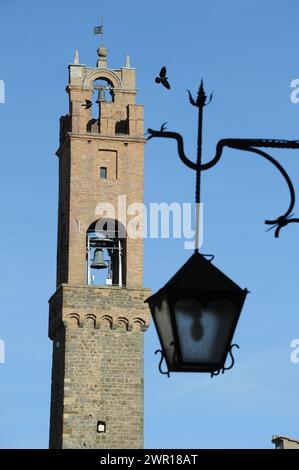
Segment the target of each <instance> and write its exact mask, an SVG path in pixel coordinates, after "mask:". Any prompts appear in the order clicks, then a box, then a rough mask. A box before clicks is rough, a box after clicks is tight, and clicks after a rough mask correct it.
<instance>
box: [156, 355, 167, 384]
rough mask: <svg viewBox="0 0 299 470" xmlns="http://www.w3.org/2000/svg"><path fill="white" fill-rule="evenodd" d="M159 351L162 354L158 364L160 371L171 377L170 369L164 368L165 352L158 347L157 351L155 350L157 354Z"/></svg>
mask: <svg viewBox="0 0 299 470" xmlns="http://www.w3.org/2000/svg"><path fill="white" fill-rule="evenodd" d="M157 353H160V354H161V359H160V362H159V366H158V367H159V371H160V373H161V374H162V375H167V377H168V378H169V377H170V373H169V370H167V371H164V370H162V362H163V359H165V356H164V352H163V351H162V349H157V351H155V354H157Z"/></svg>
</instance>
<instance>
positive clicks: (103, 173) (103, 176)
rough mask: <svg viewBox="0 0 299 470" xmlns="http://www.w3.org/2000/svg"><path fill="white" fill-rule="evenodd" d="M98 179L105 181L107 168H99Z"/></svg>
mask: <svg viewBox="0 0 299 470" xmlns="http://www.w3.org/2000/svg"><path fill="white" fill-rule="evenodd" d="M100 178H101V179H104V180H106V179H107V168H106V167H105V166H101V168H100Z"/></svg>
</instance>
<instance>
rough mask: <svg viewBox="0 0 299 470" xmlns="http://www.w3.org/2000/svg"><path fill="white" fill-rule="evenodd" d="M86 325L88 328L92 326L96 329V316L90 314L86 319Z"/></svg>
mask: <svg viewBox="0 0 299 470" xmlns="http://www.w3.org/2000/svg"><path fill="white" fill-rule="evenodd" d="M84 324H85V325H88V326H89V325H91V326H93V327H94V328H95V326H96V316H95V315H93V314H92V313H88V314H87V315H85V317H84Z"/></svg>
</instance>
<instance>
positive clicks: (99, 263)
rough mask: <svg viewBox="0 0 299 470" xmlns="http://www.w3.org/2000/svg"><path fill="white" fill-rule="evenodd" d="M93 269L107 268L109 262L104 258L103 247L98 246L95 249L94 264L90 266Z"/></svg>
mask: <svg viewBox="0 0 299 470" xmlns="http://www.w3.org/2000/svg"><path fill="white" fill-rule="evenodd" d="M90 267H91V268H92V269H105V268H107V264H106V263H105V260H104V252H103V250H102V248H96V249H95V250H94V255H93V260H92V264H91V266H90Z"/></svg>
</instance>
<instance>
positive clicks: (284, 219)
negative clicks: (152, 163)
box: [147, 82, 299, 238]
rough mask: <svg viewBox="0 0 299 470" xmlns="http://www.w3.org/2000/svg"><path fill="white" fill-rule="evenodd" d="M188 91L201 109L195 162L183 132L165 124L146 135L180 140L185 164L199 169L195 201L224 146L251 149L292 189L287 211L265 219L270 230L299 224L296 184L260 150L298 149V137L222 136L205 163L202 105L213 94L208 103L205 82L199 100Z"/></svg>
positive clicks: (270, 157)
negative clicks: (186, 148) (187, 151)
mask: <svg viewBox="0 0 299 470" xmlns="http://www.w3.org/2000/svg"><path fill="white" fill-rule="evenodd" d="M188 93H189V100H190V103H191V104H192V105H193V106H196V107H197V108H199V114H198V144H197V162H196V163H195V162H193V161H192V160H190V159H189V158H188V157H187V156H186V154H185V151H184V140H183V137H182V136H181V134H179V133H178V132H170V131H166V130H165V129H166V128H165V125H166V123H163V124H162V126H161V128H160V130H159V131H157V130H154V129H148V134H149V136H148V137H147V140H150V139H152V138H154V137H160V138H166V139H174V140H175V141H176V142H177V151H178V155H179V157H180V159H181V161H182V162H183V163H184V165H186V166H187V167H188V168H190V169H191V170H194V171H196V173H197V184H196V202H197V203H198V202H200V173H201V172H202V171H206V170H209V169H210V168H213V167H214V166H215V165H216V164H217V163H218V162H219V160H220V158H221V156H222V152H223V149H224V147H229V148H233V149H237V150H245V151H247V152H252V153H255V154H257V155H259V156H261V157H263V158H264V159H266V160H267V161H268V162H270V163H272V165H274V166H275V167H276V168H277V170H278V171H279V172H280V174H281V175H282V176H283V178H284V180H285V182H286V184H287V186H288V189H289V192H290V204H289V207H288V208H287V210H286V211H285V212H284V213H283V214H282V215H280V216H279V217H277V218H276V219H271V220H270V219H267V220H265V224H267V225H272V227H271V228H270V229H269V230H271V229H272V228H273V229H275V232H274V235H275V238H278V237H279V233H280V230H281V229H282V228H283V227H285V226H286V225H288V224H289V223H298V222H299V218H293V217H292V216H293V215H294V214H293V213H292V211H293V208H294V205H295V190H294V186H293V183H292V181H291V179H290V177H289V176H288V174H287V172H286V171H285V169H284V168H283V167H282V166H281V164H280V163H279V162H278V161H277V160H275V159H274V158H273V157H272V156H271V155H269V154H268V153H266V152H265V151H263V150H260V148H261V147H264V148H286V149H299V140H278V139H231V138H230V139H221V140H219V142H218V143H217V145H216V153H215V156H214V158H212V159H211V160H210V161H209V162H207V163H202V162H201V142H202V135H201V134H202V117H203V108H204V106H206V105H207V104H209V103H210V102H211V99H212V94H211V96H210V100H209V101H208V102H207V96H206V94H205V92H204V88H203V83H202V82H201V84H200V88H199V91H198V96H197V100H196V101H195V100H194V99H193V98H192V96H191V93H190V91H189V90H188Z"/></svg>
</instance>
